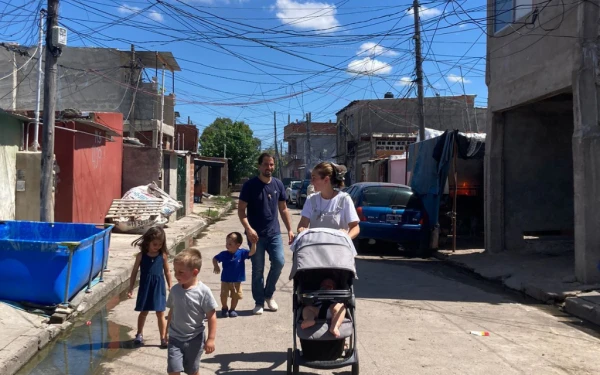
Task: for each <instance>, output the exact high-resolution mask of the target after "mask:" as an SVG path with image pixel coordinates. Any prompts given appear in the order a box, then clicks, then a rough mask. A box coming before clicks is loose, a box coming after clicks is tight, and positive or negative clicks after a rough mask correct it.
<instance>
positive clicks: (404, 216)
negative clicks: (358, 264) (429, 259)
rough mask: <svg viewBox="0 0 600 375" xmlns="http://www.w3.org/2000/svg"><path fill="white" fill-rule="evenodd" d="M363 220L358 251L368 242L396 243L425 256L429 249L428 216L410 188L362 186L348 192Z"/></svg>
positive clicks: (387, 185)
mask: <svg viewBox="0 0 600 375" xmlns="http://www.w3.org/2000/svg"><path fill="white" fill-rule="evenodd" d="M346 193H348V194H349V195H350V196H351V197H352V200H353V201H354V205H355V207H356V212H357V213H358V217H359V218H360V223H359V226H360V234H359V236H358V238H357V241H356V245H358V251H360V250H361V249H362V250H364V249H365V248H366V245H367V242H368V241H369V240H375V241H384V242H393V243H397V244H399V245H401V246H402V247H403V248H404V249H405V250H408V251H411V252H419V253H420V254H423V253H424V252H425V251H426V250H428V249H427V247H428V242H429V241H428V238H429V236H428V234H429V222H428V215H427V212H426V211H425V208H424V206H423V202H422V201H421V199H420V198H419V197H418V196H417V195H416V194H414V193H413V191H412V190H411V189H410V187H408V186H406V185H400V184H392V183H385V182H359V183H356V184H354V185H352V186H350V187H349V188H348V190H346Z"/></svg>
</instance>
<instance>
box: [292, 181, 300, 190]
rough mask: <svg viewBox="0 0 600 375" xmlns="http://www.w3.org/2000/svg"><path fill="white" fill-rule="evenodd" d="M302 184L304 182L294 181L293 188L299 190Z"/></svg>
mask: <svg viewBox="0 0 600 375" xmlns="http://www.w3.org/2000/svg"><path fill="white" fill-rule="evenodd" d="M301 186H302V182H294V183H293V184H292V190H298V189H300V187H301Z"/></svg>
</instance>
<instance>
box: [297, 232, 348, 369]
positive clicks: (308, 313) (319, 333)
mask: <svg viewBox="0 0 600 375" xmlns="http://www.w3.org/2000/svg"><path fill="white" fill-rule="evenodd" d="M291 249H292V251H293V252H294V257H293V261H292V271H291V273H290V279H291V280H293V281H294V283H293V288H294V296H293V320H292V325H293V341H292V343H293V345H292V347H291V348H289V349H288V374H298V373H299V367H300V366H305V367H310V368H314V369H337V368H342V367H346V366H351V367H352V374H353V375H357V374H358V351H357V345H356V344H357V339H356V315H355V310H356V301H355V295H354V285H353V283H354V280H355V279H356V266H355V264H354V256H355V255H356V249H354V245H353V244H352V239H350V237H349V236H348V234H347V233H344V232H342V231H340V230H338V229H329V228H314V229H313V228H311V229H308V230H306V231H303V232H302V233H300V234H299V235H298V236H297V238H296V240H295V241H294V243H292V245H291ZM297 341H299V342H300V345H299V346H300V348H298V345H297Z"/></svg>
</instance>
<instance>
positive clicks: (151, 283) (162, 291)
mask: <svg viewBox="0 0 600 375" xmlns="http://www.w3.org/2000/svg"><path fill="white" fill-rule="evenodd" d="M131 245H132V246H137V247H139V248H140V253H139V254H137V255H136V257H135V264H134V266H133V270H132V271H131V279H130V282H129V293H128V294H127V295H128V296H129V298H133V288H134V286H135V280H136V278H137V273H138V270H140V286H139V288H138V295H137V302H136V304H135V311H139V312H140V315H139V316H138V324H137V334H136V335H135V340H134V343H135V344H138V345H141V344H143V343H144V334H143V331H144V323H146V317H147V316H148V312H150V311H155V312H156V319H157V320H158V330H159V332H160V347H161V348H163V349H164V348H166V347H167V321H166V320H165V309H166V304H167V289H166V288H165V279H166V281H167V286H168V287H169V290H170V289H171V275H170V273H169V262H168V260H169V258H168V254H167V237H166V235H165V231H164V230H163V229H162V228H159V227H153V228H150V229H148V231H147V232H146V233H145V234H144V235H143V236H142V237H140V238H138V239H137V240H135V241H133V242H132V244H131Z"/></svg>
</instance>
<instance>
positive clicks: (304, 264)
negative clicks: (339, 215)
mask: <svg viewBox="0 0 600 375" xmlns="http://www.w3.org/2000/svg"><path fill="white" fill-rule="evenodd" d="M291 249H292V251H293V252H294V258H293V264H292V272H291V273H290V280H291V279H293V278H294V276H295V275H296V273H297V272H299V271H308V270H319V269H332V270H343V271H348V272H350V273H352V275H353V277H354V278H356V267H355V264H354V257H355V256H356V249H355V248H354V244H353V243H352V239H350V237H349V236H348V234H346V233H344V232H342V231H340V230H337V229H329V228H315V229H308V230H306V231H304V232H302V233H300V234H299V235H298V237H296V239H295V240H294V242H293V243H292V245H291Z"/></svg>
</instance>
